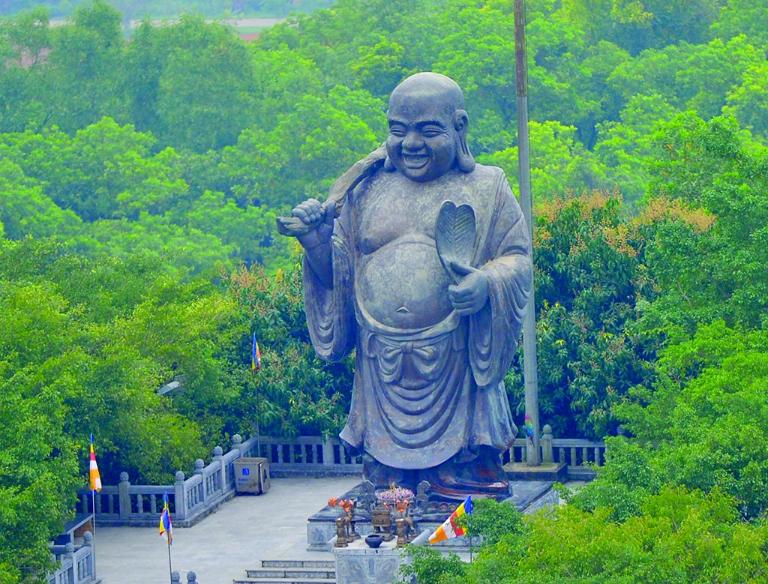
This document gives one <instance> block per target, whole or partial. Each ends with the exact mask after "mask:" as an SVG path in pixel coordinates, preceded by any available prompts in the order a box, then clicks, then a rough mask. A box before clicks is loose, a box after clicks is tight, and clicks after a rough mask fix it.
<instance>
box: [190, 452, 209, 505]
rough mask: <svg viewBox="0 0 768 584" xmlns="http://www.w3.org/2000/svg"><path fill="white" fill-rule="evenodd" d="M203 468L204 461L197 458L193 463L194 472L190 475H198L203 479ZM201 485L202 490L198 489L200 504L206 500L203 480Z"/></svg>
mask: <svg viewBox="0 0 768 584" xmlns="http://www.w3.org/2000/svg"><path fill="white" fill-rule="evenodd" d="M204 468H205V461H204V460H203V459H202V458H198V459H197V460H196V461H195V470H194V471H193V472H192V474H195V475H200V478H201V479H202V478H203V469H204ZM201 484H202V485H203V488H202V489H200V503H205V500H206V499H207V498H208V497H207V494H206V492H205V480H204V479H203V481H202V482H201Z"/></svg>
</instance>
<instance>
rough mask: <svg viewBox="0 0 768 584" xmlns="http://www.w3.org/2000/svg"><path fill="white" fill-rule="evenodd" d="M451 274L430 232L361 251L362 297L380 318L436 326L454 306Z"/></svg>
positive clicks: (400, 325)
mask: <svg viewBox="0 0 768 584" xmlns="http://www.w3.org/2000/svg"><path fill="white" fill-rule="evenodd" d="M450 284H451V281H450V278H449V277H448V274H447V273H446V271H445V269H444V268H443V266H442V264H441V263H440V259H439V258H438V256H437V249H436V247H435V242H434V240H432V239H431V238H429V237H426V236H419V235H406V236H402V237H400V238H398V239H395V240H393V241H390V242H389V243H388V244H386V245H384V246H383V247H380V248H379V249H377V250H375V251H373V252H371V253H370V254H367V255H363V256H362V258H361V262H360V266H359V267H358V271H357V293H358V301H359V302H360V303H361V305H362V306H363V307H364V308H365V310H366V311H367V312H368V313H369V314H370V315H371V316H372V317H373V318H374V319H376V320H377V321H379V322H380V323H382V324H384V325H387V326H391V327H396V328H401V329H415V328H422V327H427V326H431V325H434V324H436V323H438V322H440V321H441V320H443V319H444V318H445V317H447V316H448V315H449V314H450V312H451V310H452V307H451V303H450V301H449V300H448V286H449V285H450Z"/></svg>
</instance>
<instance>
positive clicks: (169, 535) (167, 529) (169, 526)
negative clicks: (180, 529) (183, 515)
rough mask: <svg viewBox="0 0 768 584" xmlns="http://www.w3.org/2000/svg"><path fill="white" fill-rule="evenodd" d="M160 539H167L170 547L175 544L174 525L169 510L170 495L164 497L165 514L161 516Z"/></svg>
mask: <svg viewBox="0 0 768 584" xmlns="http://www.w3.org/2000/svg"><path fill="white" fill-rule="evenodd" d="M160 537H162V538H165V540H166V541H167V542H168V545H171V543H173V523H172V522H171V510H170V509H169V508H168V495H165V494H164V495H163V512H162V513H161V515H160Z"/></svg>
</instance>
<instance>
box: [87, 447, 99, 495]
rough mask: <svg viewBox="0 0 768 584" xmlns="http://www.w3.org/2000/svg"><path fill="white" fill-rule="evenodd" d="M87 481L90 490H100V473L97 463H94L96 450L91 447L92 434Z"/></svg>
mask: <svg viewBox="0 0 768 584" xmlns="http://www.w3.org/2000/svg"><path fill="white" fill-rule="evenodd" d="M88 482H89V484H90V487H91V491H101V475H100V474H99V465H98V464H96V451H95V450H94V449H93V434H91V462H90V464H89V467H88Z"/></svg>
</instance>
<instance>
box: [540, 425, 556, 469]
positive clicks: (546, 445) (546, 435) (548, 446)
mask: <svg viewBox="0 0 768 584" xmlns="http://www.w3.org/2000/svg"><path fill="white" fill-rule="evenodd" d="M541 453H542V457H541V458H542V462H544V463H545V464H552V463H553V462H555V458H554V456H553V454H552V426H550V425H549V424H544V427H543V428H542V429H541Z"/></svg>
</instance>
